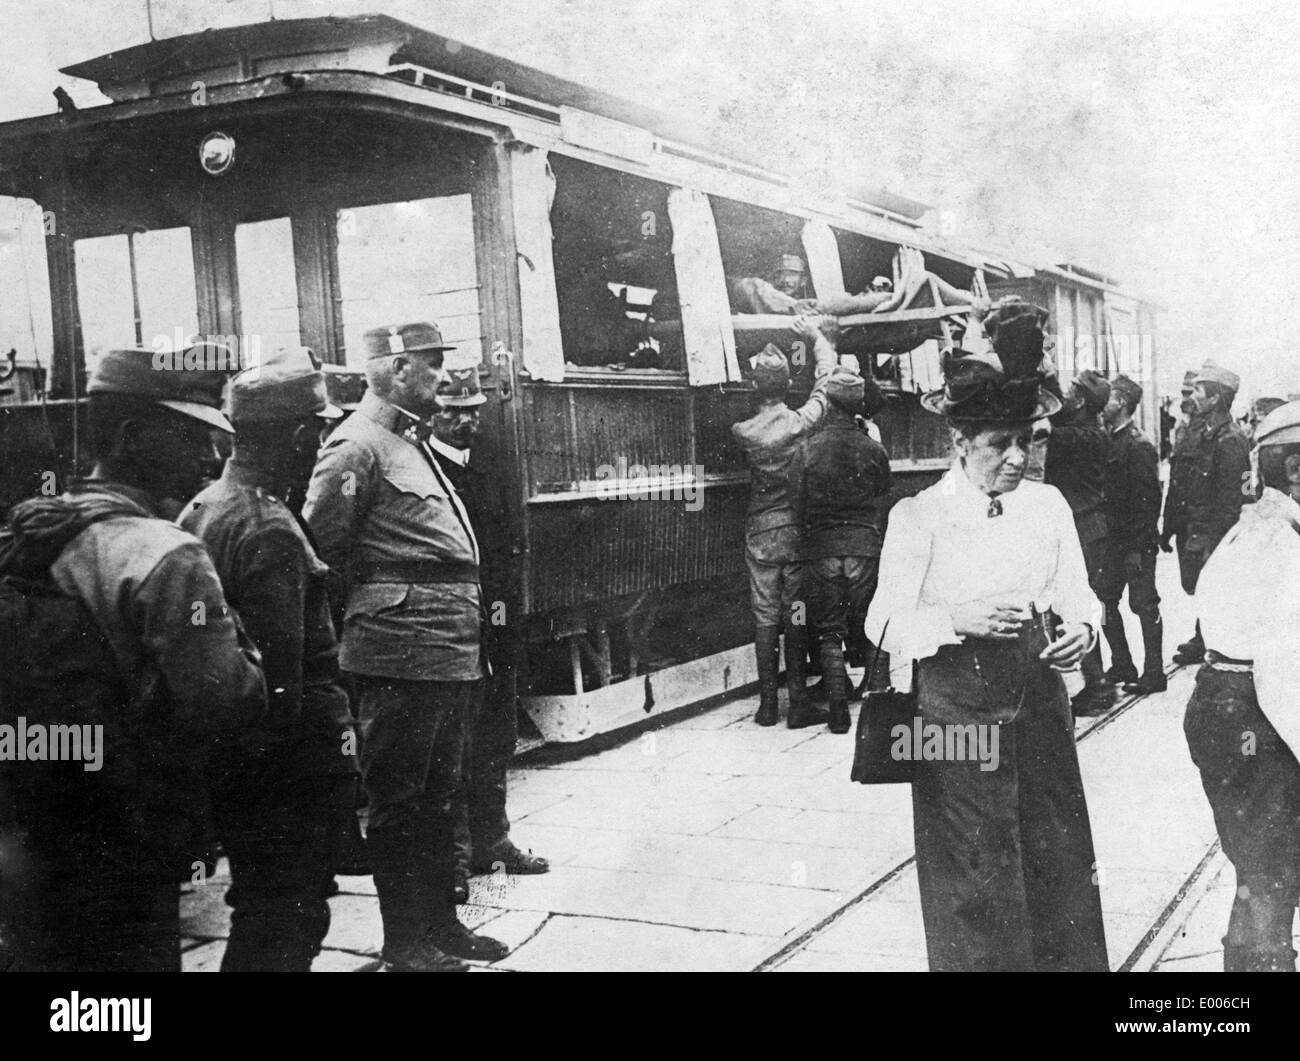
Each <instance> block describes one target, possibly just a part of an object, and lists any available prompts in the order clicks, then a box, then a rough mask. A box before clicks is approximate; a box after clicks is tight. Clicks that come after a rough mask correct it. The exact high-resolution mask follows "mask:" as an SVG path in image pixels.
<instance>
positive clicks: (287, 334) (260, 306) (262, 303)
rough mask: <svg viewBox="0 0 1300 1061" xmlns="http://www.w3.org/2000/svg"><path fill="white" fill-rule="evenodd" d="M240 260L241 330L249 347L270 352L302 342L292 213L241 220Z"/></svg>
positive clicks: (238, 234) (238, 235) (237, 239)
mask: <svg viewBox="0 0 1300 1061" xmlns="http://www.w3.org/2000/svg"><path fill="white" fill-rule="evenodd" d="M235 262H236V269H237V271H238V274H239V321H240V330H241V333H242V341H243V342H244V343H245V344H246V347H247V349H248V350H249V351H254V350H262V351H265V352H270V351H272V350H278V349H280V348H281V347H289V346H297V345H298V344H299V342H300V340H299V338H298V284H297V279H296V275H295V273H294V265H293V228H292V226H291V225H290V223H289V219H288V218H287V217H276V218H272V219H271V220H270V221H256V222H248V223H246V224H243V225H238V226H236V228H235Z"/></svg>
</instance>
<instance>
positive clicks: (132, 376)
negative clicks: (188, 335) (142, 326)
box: [86, 349, 234, 433]
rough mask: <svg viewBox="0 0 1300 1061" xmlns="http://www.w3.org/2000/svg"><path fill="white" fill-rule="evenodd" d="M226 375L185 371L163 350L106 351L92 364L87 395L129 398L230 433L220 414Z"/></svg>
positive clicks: (201, 370) (228, 422)
mask: <svg viewBox="0 0 1300 1061" xmlns="http://www.w3.org/2000/svg"><path fill="white" fill-rule="evenodd" d="M227 376H228V373H226V372H218V371H212V370H208V369H201V368H192V369H187V368H185V367H184V362H183V361H181V360H180V359H177V358H174V357H173V354H172V352H171V351H166V350H141V349H128V350H106V351H104V353H102V354H101V355H100V356H99V359H98V360H97V361H96V362H95V367H94V368H93V369H92V370H91V373H90V379H89V381H88V383H87V385H86V393H87V394H90V395H95V394H129V395H132V396H133V397H136V398H143V399H146V400H148V401H152V402H154V404H156V405H161V406H163V407H164V408H167V409H171V410H172V411H173V412H177V413H181V414H182V415H184V416H189V417H192V418H193V419H195V420H200V421H202V422H203V423H205V424H207V425H208V426H209V427H214V428H216V429H217V430H219V431H225V432H228V433H229V432H233V431H234V428H232V427H231V426H230V421H229V420H227V419H226V418H225V416H223V415H222V413H221V391H222V388H223V387H225V384H226V379H227Z"/></svg>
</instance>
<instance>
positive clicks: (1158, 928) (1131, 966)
mask: <svg viewBox="0 0 1300 1061" xmlns="http://www.w3.org/2000/svg"><path fill="white" fill-rule="evenodd" d="M1181 669H1182V667H1181V666H1179V665H1177V664H1175V665H1173V666H1171V667H1170V668H1169V669H1168V670H1166V671H1165V677H1166V678H1170V677H1172V676H1173V675H1174V674H1176V673H1177V672H1178V671H1180V670H1181ZM1149 695H1151V694H1149V693H1134V694H1132V695H1131V696H1126V697H1123V698H1122V699H1120V700H1118V701H1116V703H1115V704H1114V705H1113V706H1112V707H1111V708H1109V709H1108V710H1107V711H1105V712H1104V713H1103V714H1101V715H1098V716H1096V717H1095V718H1091V719H1088V720H1087V723H1086V724H1085V726H1084V727H1083V728H1082V729H1081V731H1080V732H1079V733H1078V735H1077V736H1076V738H1075V740H1076V743H1078V742H1081V741H1084V740H1087V739H1088V738H1089V737H1091V736H1092V735H1093V734H1094V733H1098V732H1100V731H1101V730H1103V729H1105V728H1106V727H1107V726H1109V725H1110V724H1111V723H1112V722H1114V721H1115V720H1116V719H1117V718H1119V717H1120V716H1121V715H1123V714H1125V713H1126V712H1128V711H1129V710H1130V709H1131V708H1132V707H1133V706H1134V705H1135V704H1137V703H1139V702H1140V701H1142V700H1144V699H1146V697H1147V696H1149ZM1218 854H1219V844H1218V841H1217V840H1216V841H1215V842H1214V843H1213V844H1211V845H1210V847H1209V849H1208V850H1207V851H1206V853H1205V855H1204V856H1203V857H1202V858H1201V860H1200V861H1199V862H1198V863H1197V865H1196V868H1195V869H1193V870H1192V872H1191V873H1190V874H1189V875H1188V876H1187V879H1186V880H1185V881H1184V882H1183V884H1182V885H1181V886H1180V887H1179V889H1178V891H1177V892H1176V893H1175V895H1174V897H1173V899H1171V900H1170V902H1169V903H1168V904H1167V905H1166V906H1165V908H1164V909H1163V910H1162V911H1161V912H1160V915H1159V916H1158V917H1157V918H1156V919H1155V921H1154V922H1153V923H1152V926H1151V928H1150V929H1149V930H1148V931H1147V932H1146V933H1145V934H1144V935H1143V937H1142V940H1141V941H1140V942H1139V943H1138V945H1137V947H1135V948H1134V950H1133V952H1132V953H1131V954H1130V955H1129V956H1128V957H1127V958H1126V959H1125V960H1124V962H1123V964H1121V965H1120V967H1119V971H1120V972H1130V971H1134V970H1136V969H1140V968H1142V966H1143V963H1144V962H1145V961H1147V960H1148V959H1150V962H1151V964H1154V961H1155V960H1157V959H1158V958H1159V956H1160V953H1161V952H1163V950H1164V947H1165V946H1166V945H1167V943H1168V938H1167V937H1168V936H1169V934H1170V930H1171V927H1172V928H1176V927H1177V926H1178V925H1180V924H1181V921H1179V920H1178V919H1177V914H1178V913H1179V911H1180V910H1182V909H1184V908H1186V907H1187V906H1188V905H1189V903H1190V902H1191V901H1192V900H1193V899H1199V897H1200V895H1201V894H1203V891H1204V887H1205V886H1207V885H1208V883H1209V882H1210V881H1211V880H1212V879H1213V878H1214V877H1215V876H1216V875H1217V869H1216V870H1215V872H1209V871H1210V869H1211V868H1213V867H1215V865H1216V856H1217V855H1218ZM915 862H916V855H915V854H913V855H909V856H908V857H907V858H905V859H904V860H903V861H902V862H900V863H898V865H896V866H894V867H893V868H891V869H889V870H886V871H885V872H884V873H883V874H881V875H880V876H878V877H876V878H874V879H873V880H872V881H871V882H870V883H869V884H867V885H866V886H865V887H864V888H861V889H859V890H858V891H856V892H854V893H853V894H852V895H851V896H850V897H849V898H848V899H846V900H844V902H842V903H841V904H840V905H839V906H837V907H835V909H833V910H831V911H830V912H829V913H826V914H821V915H818V916H817V917H816V918H814V919H812V920H811V921H810V922H805V923H804V924H803V925H799V926H797V927H795V928H794V929H792V930H791V931H790V932H788V933H787V934H786V935H785V936H784V937H782V939H781V940H780V942H778V943H777V945H776V946H775V948H773V949H772V950H771V951H770V952H769V953H768V954H767V955H766V956H765V957H763V958H762V959H761V960H760V961H758V962H757V964H755V965H754V966H753V967H752V968H751V969H750V972H756V973H762V972H771V971H773V970H775V969H776V968H778V967H779V966H780V965H781V964H782V963H783V962H785V961H786V960H787V959H789V958H791V957H793V956H794V955H796V954H798V953H800V952H801V951H803V950H805V949H807V947H808V945H809V944H810V943H812V942H813V941H814V940H816V939H818V938H819V937H820V936H822V935H823V934H825V933H826V932H827V931H828V930H829V929H830V928H831V927H832V926H834V925H835V924H837V923H838V922H839V921H840V920H842V919H843V918H844V916H845V915H846V914H848V913H849V912H850V911H851V910H853V909H854V908H855V907H857V906H860V905H861V904H862V903H864V902H867V901H868V900H870V899H871V897H872V896H874V895H875V894H876V893H877V892H878V891H880V890H881V889H882V888H883V887H885V885H887V884H889V883H890V882H891V881H894V880H896V879H898V877H900V876H901V875H902V874H903V873H905V872H906V871H907V870H908V868H909V867H911V866H912V865H914V864H915ZM1147 968H1149V965H1148V966H1147Z"/></svg>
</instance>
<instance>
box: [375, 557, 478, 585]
mask: <svg viewBox="0 0 1300 1061" xmlns="http://www.w3.org/2000/svg"><path fill="white" fill-rule="evenodd" d="M352 578H353V580H354V581H356V582H477V581H478V580H479V576H478V564H476V563H474V561H472V560H373V561H370V562H367V563H361V564H357V565H356V567H355V568H354V569H353V572H352Z"/></svg>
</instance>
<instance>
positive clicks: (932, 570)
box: [867, 464, 1107, 971]
mask: <svg viewBox="0 0 1300 1061" xmlns="http://www.w3.org/2000/svg"><path fill="white" fill-rule="evenodd" d="M1000 500H1001V502H1002V514H1001V515H1000V516H996V517H992V518H990V517H989V515H988V512H989V498H988V497H987V496H986V495H985V494H983V493H982V492H981V491H979V490H978V489H976V487H975V486H974V485H972V483H971V482H970V480H969V479H968V478H967V476H966V473H965V471H964V470H963V468H962V467H961V466H960V464H958V465H954V467H953V468H952V469H950V470H949V471H948V473H947V474H946V475H945V476H944V477H943V479H942V480H940V481H939V482H938V483H937V484H935V485H934V486H932V487H930V488H928V489H927V490H924V491H922V492H921V493H920V494H918V495H917V496H916V497H915V498H912V499H904V500H902V501H900V502H899V503H898V504H897V505H896V506H895V507H894V509H893V511H892V513H891V516H890V526H889V531H888V533H887V534H886V536H885V544H884V550H883V552H882V554H881V570H880V586H879V588H878V590H877V592H876V596H875V599H874V600H873V602H872V605H871V609H870V611H869V612H868V617H867V635H868V636H869V637H870V638H871V639H872V640H874V641H876V642H877V643H879V644H881V647H882V648H883V649H884V650H885V651H887V652H889V653H891V654H892V656H893V657H894V663H895V664H896V665H897V664H899V663H903V662H905V661H911V660H916V661H918V675H919V687H918V702H919V706H920V711H921V714H922V716H923V718H924V721H925V722H926V723H935V724H939V725H945V724H957V725H967V724H972V723H974V724H982V725H986V726H994V727H997V730H998V741H999V760H998V763H997V767H996V769H992V770H983V769H981V766H982V765H984V764H982V763H980V762H978V761H969V760H968V761H964V762H962V761H923V762H919V763H917V764H916V775H915V780H914V783H913V790H912V802H913V824H914V829H915V837H916V856H917V873H918V877H919V882H920V887H921V907H922V914H923V917H924V921H925V928H926V947H927V951H928V953H929V959H930V966H931V968H932V969H934V970H1000V969H1040V970H1047V969H1093V970H1099V971H1104V970H1105V969H1106V967H1107V963H1106V947H1105V937H1104V933H1103V929H1102V918H1101V901H1100V897H1099V895H1098V890H1097V887H1096V884H1095V883H1094V873H1095V866H1094V855H1093V847H1092V834H1091V828H1090V825H1089V822H1088V811H1087V805H1086V802H1085V799H1084V794H1083V786H1082V781H1081V778H1080V775H1079V766H1078V758H1077V756H1076V754H1075V748H1074V728H1073V720H1072V718H1071V714H1070V708H1069V703H1068V701H1067V699H1066V695H1065V688H1064V684H1063V682H1062V680H1061V677H1060V675H1059V674H1058V673H1056V672H1055V671H1053V670H1052V669H1051V668H1050V667H1049V666H1047V665H1046V664H1044V663H1041V662H1040V661H1039V660H1038V659H1037V654H1038V652H1039V651H1041V649H1042V647H1043V646H1044V644H1045V643H1046V641H1045V638H1044V637H1043V636H1042V634H1041V629H1040V627H1039V623H1041V618H1040V619H1039V620H1037V621H1036V622H1034V623H1027V624H1026V625H1025V627H1024V628H1022V631H1021V636H1020V639H1019V640H1018V641H1017V642H1010V643H1008V642H994V641H988V640H981V639H974V638H966V639H964V638H962V637H960V636H959V635H958V634H957V633H956V631H955V630H954V629H953V621H952V610H953V608H954V607H955V606H957V605H958V604H961V603H965V602H974V601H989V602H997V601H1009V602H1013V603H1017V604H1020V605H1022V606H1023V607H1025V608H1026V609H1028V607H1029V606H1030V605H1031V604H1032V605H1033V606H1034V607H1035V608H1036V609H1037V611H1038V612H1039V613H1045V612H1047V611H1048V610H1051V611H1053V612H1055V613H1056V614H1057V615H1058V616H1060V617H1061V619H1062V620H1063V621H1064V622H1066V623H1088V624H1089V625H1090V626H1091V627H1092V629H1093V630H1094V631H1096V630H1097V629H1098V628H1099V626H1100V614H1101V608H1100V605H1099V604H1098V602H1097V599H1096V598H1095V597H1094V596H1093V594H1092V591H1091V590H1090V589H1089V587H1088V580H1087V575H1086V572H1085V570H1084V564H1083V556H1082V554H1081V550H1080V547H1079V538H1078V535H1077V534H1076V532H1075V526H1074V520H1073V517H1072V515H1071V513H1070V508H1069V505H1067V504H1066V502H1065V500H1064V499H1063V498H1062V497H1061V495H1060V493H1059V492H1058V491H1057V490H1056V489H1055V488H1053V487H1049V486H1045V485H1042V484H1039V483H1033V482H1022V483H1021V484H1020V486H1019V487H1018V488H1017V489H1016V490H1014V491H1012V492H1011V493H1008V494H1005V495H1002V497H1001V499H1000ZM886 623H888V627H887V629H886ZM882 633H883V638H882ZM906 669H908V670H910V662H906ZM895 684H899V683H898V682H896V683H895ZM990 740H991V738H990Z"/></svg>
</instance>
